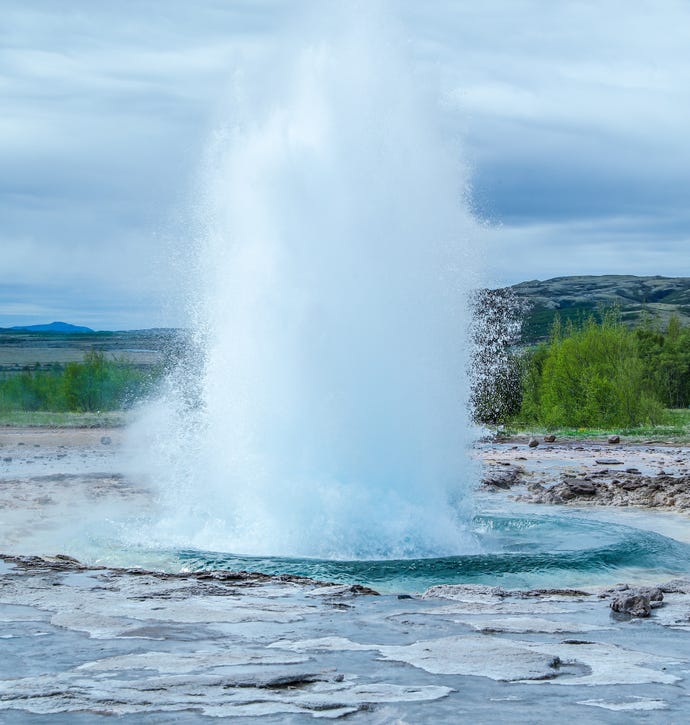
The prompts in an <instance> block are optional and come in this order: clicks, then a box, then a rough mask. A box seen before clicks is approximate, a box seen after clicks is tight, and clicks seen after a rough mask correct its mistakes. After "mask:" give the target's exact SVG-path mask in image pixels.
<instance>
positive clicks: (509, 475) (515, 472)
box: [482, 468, 522, 490]
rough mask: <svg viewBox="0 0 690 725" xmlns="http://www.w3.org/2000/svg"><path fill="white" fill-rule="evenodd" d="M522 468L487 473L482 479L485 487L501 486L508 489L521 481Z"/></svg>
mask: <svg viewBox="0 0 690 725" xmlns="http://www.w3.org/2000/svg"><path fill="white" fill-rule="evenodd" d="M521 474H522V470H521V469H518V468H510V469H509V470H507V471H497V472H493V473H490V474H489V475H487V476H486V477H485V478H484V480H483V481H482V485H483V486H484V487H485V488H501V489H504V490H507V489H509V488H512V487H513V486H517V485H518V484H519V483H520V476H521Z"/></svg>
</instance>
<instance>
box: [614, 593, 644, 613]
mask: <svg viewBox="0 0 690 725" xmlns="http://www.w3.org/2000/svg"><path fill="white" fill-rule="evenodd" d="M610 607H611V609H612V610H613V611H614V612H618V613H619V614H629V615H630V616H631V617H648V616H649V615H650V614H651V613H652V607H651V604H650V601H649V597H645V596H644V595H643V594H628V593H627V592H626V593H624V594H620V595H619V596H617V597H614V598H613V599H612V600H611V604H610Z"/></svg>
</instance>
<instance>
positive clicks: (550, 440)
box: [544, 433, 556, 443]
mask: <svg viewBox="0 0 690 725" xmlns="http://www.w3.org/2000/svg"><path fill="white" fill-rule="evenodd" d="M555 440H556V436H555V435H554V434H553V433H549V435H546V436H544V443H554V442H555Z"/></svg>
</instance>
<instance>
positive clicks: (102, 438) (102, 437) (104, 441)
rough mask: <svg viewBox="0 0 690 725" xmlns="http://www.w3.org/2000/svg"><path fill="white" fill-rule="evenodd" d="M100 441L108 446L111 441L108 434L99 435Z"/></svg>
mask: <svg viewBox="0 0 690 725" xmlns="http://www.w3.org/2000/svg"><path fill="white" fill-rule="evenodd" d="M101 443H102V444H103V445H104V446H109V445H110V444H111V443H112V440H111V438H110V436H101Z"/></svg>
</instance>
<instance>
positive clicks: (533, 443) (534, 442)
mask: <svg viewBox="0 0 690 725" xmlns="http://www.w3.org/2000/svg"><path fill="white" fill-rule="evenodd" d="M527 445H528V446H529V447H530V448H536V447H537V446H538V445H539V441H538V440H537V439H536V438H530V439H529V443H528V444H527Z"/></svg>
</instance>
